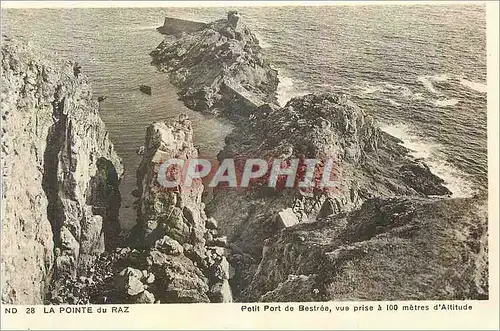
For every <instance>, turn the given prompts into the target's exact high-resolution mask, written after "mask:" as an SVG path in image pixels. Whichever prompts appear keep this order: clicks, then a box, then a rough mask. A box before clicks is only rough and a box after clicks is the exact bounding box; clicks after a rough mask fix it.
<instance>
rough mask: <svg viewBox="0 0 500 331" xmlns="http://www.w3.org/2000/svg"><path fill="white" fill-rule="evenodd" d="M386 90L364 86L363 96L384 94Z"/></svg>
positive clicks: (373, 86)
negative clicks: (376, 93) (377, 93)
mask: <svg viewBox="0 0 500 331" xmlns="http://www.w3.org/2000/svg"><path fill="white" fill-rule="evenodd" d="M383 90H384V89H383V88H382V87H381V86H377V85H367V86H364V90H363V92H362V93H363V94H373V93H375V92H382V91H383Z"/></svg>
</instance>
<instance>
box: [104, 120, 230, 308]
mask: <svg viewBox="0 0 500 331" xmlns="http://www.w3.org/2000/svg"><path fill="white" fill-rule="evenodd" d="M192 138H193V129H192V127H191V122H190V121H189V119H187V118H183V119H180V120H179V121H174V122H172V123H169V124H165V123H163V122H162V123H154V124H153V125H151V126H150V127H148V129H147V133H146V139H145V145H144V153H143V155H142V161H141V164H140V166H139V169H138V170H137V186H138V194H139V199H138V200H137V203H136V207H137V226H136V227H135V228H134V229H133V230H132V234H131V238H132V240H131V245H132V246H133V247H136V250H135V251H132V252H130V251H129V250H127V249H125V256H124V257H122V258H121V261H120V264H121V265H122V267H123V268H124V269H123V270H122V271H121V272H120V273H119V275H118V278H117V281H116V282H115V284H118V288H115V290H116V291H115V292H116V293H115V294H114V295H113V296H114V297H115V298H116V299H115V300H116V301H117V302H123V301H125V302H145V301H147V302H150V303H152V302H157V301H158V302H161V303H175V302H176V303H187V302H231V301H232V294H231V290H230V287H229V282H228V280H229V278H230V275H229V267H230V266H229V263H228V261H227V259H226V255H227V253H226V250H225V248H224V246H225V242H224V238H221V237H219V236H218V230H217V222H216V221H215V220H213V219H208V218H207V216H206V215H205V210H204V204H203V203H202V201H201V196H202V192H203V184H202V182H201V180H200V179H194V180H193V184H192V185H188V186H185V185H179V186H177V187H174V188H166V187H164V186H162V185H161V182H160V180H159V177H158V173H159V171H161V168H160V166H161V164H162V163H163V162H165V161H167V160H169V159H182V160H186V161H188V160H191V159H195V158H196V157H197V156H198V152H197V150H196V148H195V147H194V145H193V139H192ZM130 254H132V255H130ZM122 255H123V252H122ZM122 267H120V268H122ZM118 269H119V268H118ZM141 270H143V271H142V274H141ZM141 281H142V282H141Z"/></svg>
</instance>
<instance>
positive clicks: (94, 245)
mask: <svg viewBox="0 0 500 331" xmlns="http://www.w3.org/2000/svg"><path fill="white" fill-rule="evenodd" d="M80 71H81V69H80V67H79V66H78V64H76V63H74V62H69V61H63V60H58V59H55V58H54V57H53V56H52V55H51V54H46V53H43V52H41V51H39V50H37V49H34V48H32V47H29V46H27V45H25V44H23V43H20V42H16V41H13V40H10V39H8V38H6V37H3V39H2V67H1V76H2V96H1V102H2V130H3V131H2V170H3V189H2V194H3V196H2V289H3V291H2V302H5V303H14V304H37V303H42V302H43V299H44V295H45V290H46V286H47V284H48V283H49V282H50V280H51V276H52V275H54V277H55V278H59V277H62V276H64V275H66V276H69V277H74V276H76V275H77V274H79V273H84V272H85V270H86V269H87V267H89V266H90V265H91V264H92V263H93V261H94V260H95V258H96V256H98V255H99V254H100V253H102V252H103V251H104V250H105V248H106V247H105V246H108V247H109V248H112V246H113V245H115V242H114V239H115V237H114V236H115V235H116V234H117V228H118V226H119V223H118V209H119V204H120V194H119V191H118V184H119V182H120V179H121V176H122V173H123V168H122V163H121V159H120V158H119V157H118V156H117V154H116V153H115V151H114V149H113V145H112V143H111V142H110V140H109V137H108V133H107V132H106V129H105V126H104V123H103V122H102V120H101V119H100V117H99V113H98V111H99V106H98V103H97V101H96V100H94V98H93V96H92V93H91V90H90V87H89V85H88V84H87V82H86V80H85V77H84V76H83V75H82V74H81V72H80Z"/></svg>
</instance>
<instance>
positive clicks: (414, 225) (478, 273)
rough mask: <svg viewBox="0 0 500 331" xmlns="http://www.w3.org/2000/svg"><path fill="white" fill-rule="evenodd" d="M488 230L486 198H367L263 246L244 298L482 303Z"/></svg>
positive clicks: (485, 282) (293, 229) (305, 224)
mask: <svg viewBox="0 0 500 331" xmlns="http://www.w3.org/2000/svg"><path fill="white" fill-rule="evenodd" d="M487 224H488V217H487V208H486V199H484V197H482V198H479V197H478V198H468V199H444V200H437V201H436V200H431V199H425V198H393V199H380V198H373V199H370V200H368V201H367V202H365V203H364V204H363V206H362V207H361V208H360V209H358V210H356V211H353V212H351V213H349V214H338V215H335V216H330V217H327V218H324V219H321V220H318V221H317V222H313V223H304V224H300V225H297V226H295V227H292V228H288V229H285V230H283V231H282V232H280V233H279V234H278V235H276V236H275V237H273V238H270V239H268V240H267V241H266V245H265V247H264V254H263V257H262V261H261V263H260V265H259V267H258V270H257V272H256V274H255V276H254V278H253V280H252V283H251V285H250V287H249V290H248V292H249V294H248V295H249V296H248V298H249V299H250V300H256V301H331V300H357V301H359V300H370V301H377V300H475V299H487V298H488V295H487V293H488V248H487V240H488V229H487ZM277 261H279V262H278V263H277Z"/></svg>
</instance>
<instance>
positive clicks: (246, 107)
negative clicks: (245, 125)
mask: <svg viewBox="0 0 500 331" xmlns="http://www.w3.org/2000/svg"><path fill="white" fill-rule="evenodd" d="M151 56H152V59H153V61H152V63H153V64H154V65H156V66H157V67H158V68H159V70H161V71H164V72H167V73H168V74H169V77H170V79H171V81H172V83H173V84H174V85H176V86H178V87H179V88H181V91H180V93H179V94H180V96H181V99H182V100H184V102H185V104H186V106H187V107H189V108H191V109H194V110H198V111H204V112H209V113H215V114H218V113H224V114H225V115H227V116H233V117H234V116H243V117H246V116H248V115H249V114H250V112H251V111H252V110H253V109H254V108H255V107H256V106H260V105H262V104H263V103H276V88H277V86H278V77H277V75H278V73H277V71H276V70H274V69H272V68H271V67H270V65H269V64H268V63H267V62H266V61H265V60H264V59H263V58H262V55H261V48H260V46H259V41H258V40H257V38H256V37H255V35H254V34H253V33H252V32H251V31H250V30H249V29H248V28H247V27H246V26H245V24H244V23H243V22H242V20H241V18H240V17H239V16H238V14H237V13H236V12H229V13H228V17H227V19H221V20H218V21H215V22H212V23H208V24H207V25H206V26H205V27H204V28H203V29H201V30H199V31H195V32H191V33H184V34H182V35H181V36H180V37H179V38H178V39H175V40H171V39H169V38H167V39H165V41H163V42H162V43H161V44H160V45H158V47H157V48H156V50H154V51H153V52H152V53H151Z"/></svg>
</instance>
